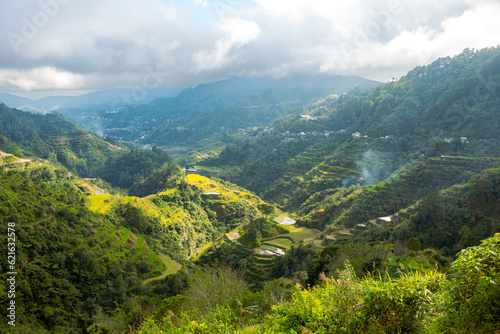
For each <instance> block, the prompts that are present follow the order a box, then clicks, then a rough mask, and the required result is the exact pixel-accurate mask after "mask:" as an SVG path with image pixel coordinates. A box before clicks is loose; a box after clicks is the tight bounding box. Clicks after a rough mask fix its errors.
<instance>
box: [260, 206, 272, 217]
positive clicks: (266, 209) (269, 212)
mask: <svg viewBox="0 0 500 334" xmlns="http://www.w3.org/2000/svg"><path fill="white" fill-rule="evenodd" d="M274 209H275V207H274V206H272V205H269V204H267V203H263V204H259V210H260V212H262V214H263V215H264V216H265V217H266V219H268V218H269V216H270V215H272V214H273V213H274Z"/></svg>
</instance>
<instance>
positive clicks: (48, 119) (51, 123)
mask: <svg viewBox="0 0 500 334" xmlns="http://www.w3.org/2000/svg"><path fill="white" fill-rule="evenodd" d="M0 135H1V136H2V138H6V139H8V140H9V141H10V142H13V143H15V144H16V145H18V146H19V147H20V148H21V149H22V150H24V152H23V155H25V156H26V155H31V156H36V157H39V158H42V159H48V160H50V161H52V162H59V163H61V164H62V165H63V166H65V167H66V168H68V169H69V170H70V171H73V172H77V173H78V174H80V175H82V176H92V175H93V173H94V172H95V170H96V169H97V168H99V167H101V166H102V164H103V163H104V161H105V160H106V159H107V158H109V157H111V156H113V155H116V154H117V153H118V152H119V151H120V150H122V149H124V148H123V146H122V145H119V144H117V143H115V144H116V145H115V144H112V143H110V142H107V141H104V140H103V139H102V138H99V137H98V136H97V135H95V134H93V133H91V132H89V131H88V130H85V129H84V128H82V127H81V126H79V125H77V124H76V123H75V122H73V121H70V120H68V119H67V118H65V117H64V116H62V115H60V114H46V115H42V114H32V113H29V112H24V111H20V110H16V109H11V108H9V107H7V106H6V105H5V104H0ZM2 141H3V143H4V144H2V147H3V150H4V151H5V152H7V153H14V154H19V153H20V152H19V149H16V148H14V147H9V146H8V145H7V144H6V142H5V139H3V140H2ZM117 145H118V146H117Z"/></svg>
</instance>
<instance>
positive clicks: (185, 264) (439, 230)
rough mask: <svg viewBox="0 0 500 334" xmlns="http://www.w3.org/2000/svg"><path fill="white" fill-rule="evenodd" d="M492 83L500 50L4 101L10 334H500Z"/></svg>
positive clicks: (0, 163)
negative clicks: (36, 103)
mask: <svg viewBox="0 0 500 334" xmlns="http://www.w3.org/2000/svg"><path fill="white" fill-rule="evenodd" d="M499 81H500V49H499V48H498V47H497V48H489V49H483V50H478V51H471V50H465V51H464V52H463V53H461V54H459V55H457V56H455V57H453V58H450V57H448V58H440V59H438V60H436V61H434V62H433V63H431V64H429V65H426V66H419V67H417V68H415V69H414V70H412V71H410V72H408V74H407V75H406V76H404V77H402V78H401V79H399V80H393V81H390V82H388V83H385V84H381V83H379V82H374V81H371V80H366V79H362V78H359V77H341V76H335V77H331V78H324V77H318V78H313V77H299V78H295V79H287V80H285V79H283V80H271V79H269V80H268V79H255V78H254V79H239V78H234V79H230V80H226V81H220V82H216V83H212V84H204V85H199V86H197V87H195V88H191V89H186V90H183V91H181V92H180V93H179V94H178V95H176V96H168V97H161V98H157V99H152V100H151V101H147V102H146V103H144V104H136V105H123V106H119V107H117V110H109V108H108V107H109V105H107V104H105V103H104V104H102V105H101V106H100V107H96V106H95V105H94V106H92V107H91V108H90V107H89V108H88V109H85V108H84V107H83V106H80V107H79V108H80V109H78V112H70V111H69V110H70V106H67V108H69V109H61V110H58V111H57V112H54V113H47V114H38V113H30V112H27V111H21V110H17V109H13V108H11V107H10V106H7V105H6V104H0V181H1V182H0V199H1V204H0V217H1V219H2V223H4V222H5V223H6V222H15V223H16V226H18V228H17V233H18V240H19V242H18V243H17V244H16V247H17V263H18V267H17V268H16V269H17V270H18V276H17V280H18V281H17V295H18V297H17V299H16V301H17V303H18V304H19V307H18V309H17V316H18V317H19V319H21V320H20V322H19V326H18V327H17V329H16V330H17V331H16V333H17V332H19V333H161V332H162V331H163V330H164V331H163V332H164V333H209V332H215V330H219V329H220V328H219V329H216V326H219V325H221V326H222V324H223V325H224V326H226V327H227V328H226V329H224V330H225V331H222V330H221V331H219V332H220V333H236V332H238V333H239V332H241V333H313V332H314V333H340V332H342V329H340V328H344V329H343V330H344V331H343V332H350V333H362V332H374V333H382V332H385V331H386V332H391V333H392V332H394V333H397V332H402V331H408V332H416V331H417V328H420V329H421V328H424V329H425V330H429V333H437V332H450V330H453V328H457V326H465V327H464V330H465V332H466V331H470V332H477V333H483V332H484V333H486V332H488V331H490V332H492V330H495V331H497V330H499V329H500V327H499V324H500V319H499V318H498V313H497V311H498V310H499V305H498V300H500V299H499V298H498V297H499V296H500V295H499V293H500V292H499V288H498V284H500V281H499V277H500V276H499V275H500V263H499V262H498V261H499V258H498V254H497V253H496V252H498V251H499V248H498V247H499V243H498V242H499V241H498V236H499V234H498V233H499V232H500V145H499V144H500V143H499V141H498V134H499V133H498V131H499V129H500V113H499V108H500V94H499V91H498V90H499V87H500V85H499ZM22 102H23V103H24V102H26V101H22ZM67 117H70V118H72V119H70V118H67ZM94 121H95V122H94ZM89 128H90V129H89ZM97 133H99V135H98V134H97ZM0 240H1V242H0V244H1V251H2V252H3V253H6V244H7V243H6V234H4V235H2V236H0ZM495 254H496V255H495ZM477 263H480V266H481V268H480V269H477V270H475V269H470V268H476V267H477V265H478V264H477ZM0 266H1V268H2V271H1V273H0V276H1V278H2V284H4V282H6V281H5V278H6V273H7V272H8V270H7V269H8V268H7V265H6V263H1V264H0ZM474 266H476V267H474ZM467 270H468V271H467ZM476 281H477V282H476ZM471 282H476V283H471ZM482 288H484V289H485V290H481V289H482ZM457 291H460V293H458V292H457ZM481 291H483V292H484V291H485V292H484V293H483V292H481ZM461 293H463V294H461ZM399 294H406V295H404V296H400V295H399ZM0 302H1V303H3V304H5V303H6V302H7V294H6V293H3V292H2V295H0ZM378 304H384V305H385V307H386V309H391V310H392V311H391V312H386V311H381V310H380V309H379V308H377V307H378V306H377V305H378ZM481 304H484V305H487V307H486V308H478V305H481ZM326 310H328V312H327V311H326ZM473 310H476V311H477V312H476V311H473ZM1 313H2V317H5V316H6V310H3V311H2V312H1ZM327 313H328V315H327ZM415 314H418V316H416V315H415ZM392 315H394V317H393V318H391V316H392ZM410 318H411V319H412V320H411V321H410V320H407V319H410ZM401 319H403V320H401ZM464 324H467V325H464ZM384 326H387V327H384ZM390 326H392V327H390ZM333 328H336V329H335V331H334V330H333ZM337 329H338V330H337ZM431 330H434V331H431ZM424 332H425V331H424ZM465 332H464V333H465ZM12 333H14V331H12Z"/></svg>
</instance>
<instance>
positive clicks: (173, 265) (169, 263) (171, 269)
mask: <svg viewBox="0 0 500 334" xmlns="http://www.w3.org/2000/svg"><path fill="white" fill-rule="evenodd" d="M159 258H160V260H161V262H162V263H163V264H164V265H165V266H166V267H167V269H166V270H165V271H163V272H162V274H161V275H160V276H156V277H152V278H148V279H147V280H145V281H144V282H142V284H143V285H146V284H148V283H151V282H153V281H158V280H161V279H164V278H165V277H167V276H169V275H173V274H175V273H177V272H178V271H179V270H180V269H181V268H182V265H180V264H179V263H177V262H175V261H174V260H172V259H171V258H170V257H168V256H165V255H163V254H160V255H159Z"/></svg>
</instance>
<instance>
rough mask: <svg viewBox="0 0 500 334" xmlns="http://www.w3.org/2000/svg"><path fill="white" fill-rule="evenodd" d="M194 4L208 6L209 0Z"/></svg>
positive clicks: (199, 0)
mask: <svg viewBox="0 0 500 334" xmlns="http://www.w3.org/2000/svg"><path fill="white" fill-rule="evenodd" d="M194 3H195V4H197V5H200V6H202V7H207V6H208V0H194Z"/></svg>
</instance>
